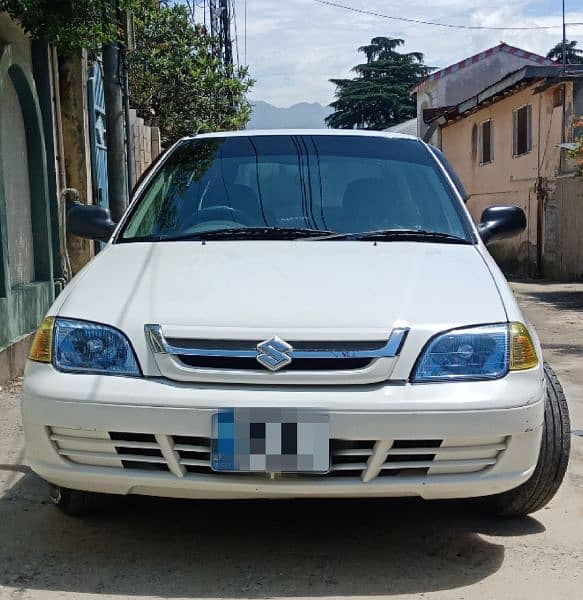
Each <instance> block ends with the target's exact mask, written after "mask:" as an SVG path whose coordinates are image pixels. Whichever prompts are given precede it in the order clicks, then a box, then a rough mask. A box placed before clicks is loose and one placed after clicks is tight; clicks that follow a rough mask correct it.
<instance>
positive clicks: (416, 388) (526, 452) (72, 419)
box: [22, 363, 544, 498]
mask: <svg viewBox="0 0 583 600" xmlns="http://www.w3.org/2000/svg"><path fill="white" fill-rule="evenodd" d="M543 400H544V383H543V379H542V374H541V373H540V370H539V369H535V370H533V371H530V372H523V373H512V374H510V375H509V376H507V377H505V378H504V379H502V380H498V381H491V382H475V383H450V384H447V383H445V384H444V383H439V384H431V385H408V384H404V385H384V386H342V387H331V386H326V387H323V386H321V387H309V388H308V387H294V388H292V389H290V388H288V387H282V386H277V387H266V386H263V387H260V386H244V387H234V386H227V385H225V386H221V387H217V386H206V385H198V386H193V385H191V384H180V383H175V382H169V381H167V380H160V379H130V378H121V377H103V376H95V375H68V374H63V373H59V372H57V371H55V370H54V369H53V368H52V367H51V366H50V365H43V364H38V363H29V365H28V367H27V373H26V377H25V384H24V390H23V400H22V412H23V424H24V431H25V437H26V447H27V460H28V463H29V464H30V466H31V467H32V468H33V470H34V471H35V472H36V473H38V474H39V475H40V476H41V477H43V478H44V479H47V480H48V481H51V482H53V483H55V484H57V485H61V486H64V487H69V488H73V489H81V490H88V491H96V492H106V493H113V494H147V495H156V496H169V497H182V498H259V497H263V498H283V497H288V498H289V497H359V496H363V497H364V496H421V497H423V498H464V497H473V496H482V495H488V494H494V493H498V492H502V491H505V490H508V489H511V488H513V487H516V486H518V485H520V484H521V483H522V482H524V481H526V480H527V479H528V478H529V477H530V475H531V474H532V472H533V470H534V467H535V465H536V461H537V458H538V451H539V445H540V437H541V430H542V422H543V413H544V401H543ZM230 406H274V407H283V406H288V407H314V408H325V409H327V410H328V411H329V413H330V436H331V438H332V440H333V444H339V445H340V446H339V447H344V448H346V447H348V448H353V446H354V449H353V451H356V455H352V456H351V458H350V459H349V460H348V459H344V458H341V457H339V458H333V461H332V462H333V467H334V470H333V471H331V473H329V474H328V475H325V476H323V475H285V476H284V475H278V474H276V475H274V476H272V477H270V476H269V475H263V474H217V473H213V472H212V471H211V470H210V468H208V466H206V465H207V464H208V452H205V450H208V448H207V447H206V446H205V444H208V439H209V437H210V431H211V416H212V414H213V413H214V412H215V411H216V410H217V409H218V408H221V407H230ZM356 442H358V443H356ZM356 448H360V449H361V455H359V452H360V451H359V450H356ZM345 460H348V462H344V461H345Z"/></svg>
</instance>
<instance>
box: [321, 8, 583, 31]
mask: <svg viewBox="0 0 583 600" xmlns="http://www.w3.org/2000/svg"><path fill="white" fill-rule="evenodd" d="M314 2H317V3H318V4H324V5H326V6H333V7H335V8H342V9H344V10H349V11H351V12H355V13H360V14H364V15H372V16H373V17H380V18H381V19H391V20H392V21H403V22H405V23H416V24H417V25H432V26H433V27H447V28H449V29H473V30H493V31H532V30H536V29H560V28H561V27H562V25H537V26H533V27H488V26H486V25H454V24H453V23H437V22H435V21H422V20H421V19H410V18H408V17H393V16H391V15H385V14H383V13H378V12H374V11H372V10H365V9H364V8H355V7H354V6H346V5H345V4H338V3H337V2H330V1H329V0H314ZM566 25H571V26H572V25H583V21H577V22H574V23H566Z"/></svg>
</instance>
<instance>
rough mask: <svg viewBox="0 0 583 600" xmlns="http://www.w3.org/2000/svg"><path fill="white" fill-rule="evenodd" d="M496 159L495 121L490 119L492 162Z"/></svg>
mask: <svg viewBox="0 0 583 600" xmlns="http://www.w3.org/2000/svg"><path fill="white" fill-rule="evenodd" d="M493 160H494V121H493V120H492V119H490V162H492V161H493Z"/></svg>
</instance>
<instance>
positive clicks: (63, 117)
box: [0, 13, 161, 385]
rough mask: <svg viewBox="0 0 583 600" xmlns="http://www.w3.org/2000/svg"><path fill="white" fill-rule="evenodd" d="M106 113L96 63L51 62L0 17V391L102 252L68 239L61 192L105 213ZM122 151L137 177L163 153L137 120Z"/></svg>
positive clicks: (50, 53) (40, 46)
mask: <svg viewBox="0 0 583 600" xmlns="http://www.w3.org/2000/svg"><path fill="white" fill-rule="evenodd" d="M104 114H105V103H104V96H103V78H102V72H101V64H100V61H99V58H98V57H93V58H90V57H88V56H87V54H86V53H81V54H80V55H79V56H74V57H63V56H58V55H57V53H56V51H55V50H54V48H51V47H49V46H48V45H47V44H45V43H42V42H38V41H33V40H31V39H30V38H29V37H28V36H27V35H26V34H25V33H24V32H23V30H22V29H21V28H20V26H19V25H18V24H17V23H16V22H15V21H13V20H12V19H11V18H10V17H9V16H8V15H7V14H6V13H0V385H1V384H2V383H3V382H4V381H8V380H10V379H12V378H14V377H16V376H18V375H20V374H21V373H22V370H23V368H24V363H25V360H26V355H27V353H28V347H29V345H30V341H31V336H32V334H33V332H34V331H35V329H36V327H37V326H38V324H39V323H40V321H41V319H42V317H43V316H44V314H45V313H46V312H47V310H48V308H49V307H50V305H51V304H52V302H53V300H54V298H55V296H56V295H57V294H58V293H59V292H60V291H61V290H62V289H63V287H64V286H65V285H66V284H67V282H68V281H69V280H70V279H71V277H72V276H73V275H75V274H76V273H77V272H78V271H79V270H80V269H82V268H83V266H84V265H85V264H87V262H88V261H89V260H91V258H92V257H93V256H94V254H95V252H96V251H98V250H99V246H98V245H96V244H94V243H93V242H90V241H88V240H84V239H81V238H78V237H75V236H72V235H69V234H68V233H67V231H66V218H65V211H66V206H65V199H64V194H63V192H64V190H65V189H67V188H74V189H75V190H77V192H78V197H79V199H80V200H81V201H82V202H85V203H89V204H91V203H99V204H102V205H104V206H107V188H108V176H107V145H106V140H105V126H104ZM127 140H129V142H127ZM134 140H135V143H133V144H132V142H133V141H134ZM126 142H127V143H130V145H131V148H132V156H133V161H132V163H133V166H134V169H133V171H134V173H135V174H137V175H139V174H140V173H141V172H142V171H143V170H144V169H145V168H146V167H147V166H148V164H149V163H150V162H151V161H152V160H154V158H156V156H157V154H158V153H159V152H160V150H161V149H160V134H159V130H158V129H157V128H149V127H147V126H145V125H144V124H143V122H142V121H141V120H139V119H135V118H134V119H133V121H132V124H131V131H129V132H127V134H126ZM130 183H132V182H130Z"/></svg>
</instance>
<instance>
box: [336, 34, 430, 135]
mask: <svg viewBox="0 0 583 600" xmlns="http://www.w3.org/2000/svg"><path fill="white" fill-rule="evenodd" d="M403 43H404V41H403V40H400V39H393V38H387V37H376V38H373V39H372V40H371V42H370V44H369V45H368V46H362V47H361V48H359V49H358V51H359V52H362V53H364V55H365V56H366V63H364V64H360V65H356V66H355V67H354V68H353V69H352V71H353V72H355V73H356V77H354V78H353V79H331V80H330V81H331V82H332V83H333V84H335V85H336V93H335V97H336V100H335V101H334V102H332V103H331V105H330V106H332V108H334V111H335V112H333V113H332V114H331V115H330V116H329V117H327V119H326V124H327V125H328V127H334V128H338V129H354V128H355V127H356V128H359V129H386V128H387V127H391V126H392V125H396V124H397V123H401V122H402V121H405V120H407V119H410V118H412V117H414V116H415V114H416V110H415V102H414V100H413V98H411V96H410V94H409V90H410V89H411V87H413V86H414V85H415V84H416V83H417V82H418V81H419V80H420V79H421V78H422V77H424V76H425V75H427V74H428V73H429V71H430V68H429V67H427V66H425V65H424V64H423V54H421V53H420V52H409V53H407V54H401V53H400V52H398V51H397V50H396V48H398V47H399V46H401V45H402V44H403Z"/></svg>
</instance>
